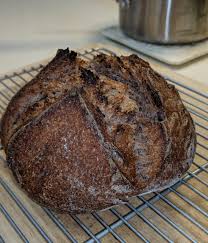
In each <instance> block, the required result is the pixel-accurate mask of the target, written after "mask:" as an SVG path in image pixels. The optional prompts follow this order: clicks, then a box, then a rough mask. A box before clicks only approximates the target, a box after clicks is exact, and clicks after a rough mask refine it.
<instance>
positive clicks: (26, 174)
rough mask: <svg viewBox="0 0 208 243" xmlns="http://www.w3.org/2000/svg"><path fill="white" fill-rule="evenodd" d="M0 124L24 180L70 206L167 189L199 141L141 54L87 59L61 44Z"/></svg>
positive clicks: (100, 205)
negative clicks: (61, 48) (61, 47)
mask: <svg viewBox="0 0 208 243" xmlns="http://www.w3.org/2000/svg"><path fill="white" fill-rule="evenodd" d="M54 92H55V93H56V92H58V95H55V96H54V95H53V94H54ZM34 104H35V108H34ZM1 129H2V130H1V139H2V143H3V146H4V148H5V150H6V153H7V161H8V164H9V166H10V168H11V169H12V171H13V174H14V176H15V177H16V179H17V181H18V182H19V183H20V185H21V187H22V188H24V190H25V191H27V193H28V194H29V196H30V197H31V198H33V199H34V200H35V201H37V202H39V203H40V204H41V205H44V206H46V207H49V208H51V209H54V210H56V211H61V212H69V213H82V212H92V211H95V210H98V209H104V208H106V207H109V206H112V205H114V204H117V203H121V202H125V201H126V200H127V199H128V198H129V197H130V196H134V195H138V194H141V193H147V192H150V191H156V190H161V189H162V188H164V187H166V186H168V185H170V184H172V183H174V182H176V181H177V180H178V179H179V178H180V177H181V175H182V174H184V173H185V172H186V171H187V169H188V168H189V167H190V165H191V162H192V161H193V157H194V152H195V146H196V136H195V129H194V125H193V121H192V119H191V117H190V114H189V113H188V112H187V110H186V109H185V107H184V105H183V104H182V101H181V99H180V97H179V94H178V92H177V91H176V89H175V88H174V86H172V85H170V84H167V82H166V81H165V80H164V79H163V78H162V77H161V76H160V75H158V74H157V73H156V72H154V71H153V70H152V69H151V67H150V66H149V64H148V63H146V62H145V61H143V60H142V59H140V58H138V57H137V56H136V55H131V56H128V57H114V56H107V55H99V56H97V57H95V58H94V59H93V60H92V61H91V62H84V61H82V60H81V59H79V58H77V57H76V53H74V52H69V51H68V50H60V51H59V52H58V53H57V55H56V57H55V58H54V59H53V60H52V61H51V62H50V63H49V64H48V65H47V67H46V68H45V69H43V70H42V71H41V72H40V74H39V75H37V77H35V78H34V79H33V80H32V81H31V82H30V83H28V84H27V85H26V86H25V87H24V88H23V89H22V90H20V91H19V92H18V93H17V95H16V96H15V97H14V98H13V99H12V101H11V102H10V104H9V106H8V108H7V111H6V113H5V115H4V117H3V119H2V128H1Z"/></svg>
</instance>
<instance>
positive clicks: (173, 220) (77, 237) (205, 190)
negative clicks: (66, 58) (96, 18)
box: [0, 48, 208, 242]
mask: <svg viewBox="0 0 208 243" xmlns="http://www.w3.org/2000/svg"><path fill="white" fill-rule="evenodd" d="M99 53H107V54H112V55H114V53H113V52H111V51H110V50H107V49H105V48H98V49H91V50H89V51H85V52H84V53H82V54H80V55H81V56H82V57H83V58H86V59H91V58H92V57H93V56H94V55H97V54H99ZM42 68H43V65H42V64H40V65H36V66H32V67H30V68H27V69H23V70H22V71H20V72H14V73H12V74H11V75H6V76H4V77H2V78H0V115H2V113H3V112H4V110H5V109H6V106H7V104H8V102H9V101H10V99H11V97H12V96H13V95H14V94H15V93H16V92H17V91H18V90H19V89H20V88H21V87H22V86H23V85H24V84H26V83H27V82H28V81H30V80H31V79H32V78H33V77H34V76H35V75H36V74H37V73H38V72H39V71H40V70H41V69H42ZM166 79H167V81H168V82H170V83H173V84H174V85H175V86H176V88H177V89H178V91H179V92H180V95H181V98H182V100H183V102H184V104H185V105H186V107H187V109H188V110H189V112H190V113H191V115H192V117H193V119H194V121H195V124H196V131H197V141H198V142H197V152H196V156H195V160H194V162H193V164H192V166H191V168H190V170H189V171H188V172H187V173H186V175H185V176H184V177H183V178H182V179H181V180H180V181H179V182H178V183H176V184H175V185H173V186H172V187H170V188H168V189H166V190H163V191H162V192H160V193H159V192H156V193H151V194H148V195H145V196H137V197H134V198H132V199H131V200H130V201H129V202H128V203H127V204H125V205H121V206H117V207H114V208H111V209H108V210H106V211H101V212H96V213H92V214H85V215H76V216H74V215H72V216H70V215H63V214H55V213H54V212H52V211H51V210H49V209H46V208H42V207H40V206H39V205H37V204H35V203H34V202H32V201H31V200H30V199H29V198H27V196H26V195H25V194H24V193H23V192H22V191H21V190H20V189H19V188H18V186H17V185H16V183H15V181H14V179H13V177H12V175H11V172H10V171H9V169H8V168H7V166H6V164H5V155H4V152H3V151H1V153H0V161H1V162H0V193H1V196H0V242H142V241H144V242H208V169H207V167H208V156H207V155H208V142H207V141H208V94H207V93H208V92H207V93H206V91H204V93H202V92H200V91H198V90H195V89H193V88H191V87H189V86H186V85H184V84H181V83H180V82H178V81H177V80H174V79H173V78H172V77H166Z"/></svg>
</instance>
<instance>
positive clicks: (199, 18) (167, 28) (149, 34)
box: [118, 0, 208, 44]
mask: <svg viewBox="0 0 208 243" xmlns="http://www.w3.org/2000/svg"><path fill="white" fill-rule="evenodd" d="M118 2H119V7H120V27H121V29H122V30H123V32H124V33H125V34H127V35H128V36H130V37H132V38H134V39H137V40H143V41H147V42H154V43H162V44H176V43H188V42H194V41H199V40H202V39H205V38H207V37H208V0H118Z"/></svg>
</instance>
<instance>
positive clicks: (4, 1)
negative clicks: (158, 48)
mask: <svg viewBox="0 0 208 243" xmlns="http://www.w3.org/2000/svg"><path fill="white" fill-rule="evenodd" d="M117 23H118V6H117V3H116V1H115V0H105V1H103V0H86V1H84V0H76V1H72V0H59V1H55V0H36V1H35V0H30V1H28V0H21V1H16V0H0V31H1V34H0V74H3V73H5V72H8V71H11V70H13V69H16V68H19V67H23V66H25V65H28V64H30V63H33V62H37V61H39V60H42V59H45V58H47V57H49V56H51V55H53V54H54V53H55V52H56V50H57V49H58V48H65V47H67V46H69V47H70V48H72V49H76V48H82V47H84V46H87V45H89V44H91V43H110V41H108V40H106V39H105V37H103V36H102V34H101V31H102V29H104V28H106V27H108V26H111V25H116V24H117ZM165 66H167V65H165ZM167 67H169V68H170V69H172V70H174V71H176V72H178V73H180V74H182V75H185V76H187V77H190V78H192V79H194V80H196V81H197V82H199V84H200V82H202V83H206V84H208V78H207V77H208V55H206V56H204V57H202V58H199V59H197V60H195V61H193V62H190V63H188V64H186V65H183V66H180V67H173V66H167ZM207 92H208V91H207Z"/></svg>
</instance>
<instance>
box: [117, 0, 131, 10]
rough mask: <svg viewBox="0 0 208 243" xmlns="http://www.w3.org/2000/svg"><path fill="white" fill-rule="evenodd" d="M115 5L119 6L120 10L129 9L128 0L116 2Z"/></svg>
mask: <svg viewBox="0 0 208 243" xmlns="http://www.w3.org/2000/svg"><path fill="white" fill-rule="evenodd" d="M116 2H117V3H119V5H120V6H121V8H129V5H130V0H116Z"/></svg>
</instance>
